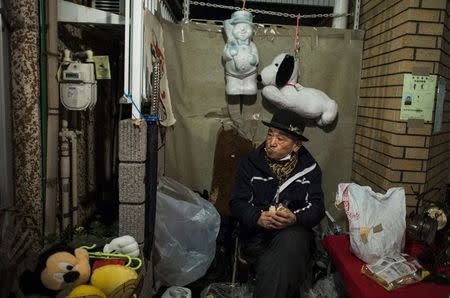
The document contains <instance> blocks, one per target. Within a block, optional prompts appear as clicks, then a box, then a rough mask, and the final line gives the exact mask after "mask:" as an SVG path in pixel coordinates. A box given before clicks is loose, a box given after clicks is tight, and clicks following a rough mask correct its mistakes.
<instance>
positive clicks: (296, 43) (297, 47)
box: [294, 14, 300, 59]
mask: <svg viewBox="0 0 450 298" xmlns="http://www.w3.org/2000/svg"><path fill="white" fill-rule="evenodd" d="M299 33H300V14H298V15H297V26H296V27H295V38H294V57H295V59H298V53H299V51H300V40H299V38H298V34H299Z"/></svg>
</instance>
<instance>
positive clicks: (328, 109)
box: [261, 53, 338, 126]
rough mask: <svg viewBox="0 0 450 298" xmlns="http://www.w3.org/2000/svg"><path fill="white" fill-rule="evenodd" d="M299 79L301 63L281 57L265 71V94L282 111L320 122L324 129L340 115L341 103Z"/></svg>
mask: <svg viewBox="0 0 450 298" xmlns="http://www.w3.org/2000/svg"><path fill="white" fill-rule="evenodd" d="M297 77H298V62H297V61H295V59H294V57H293V56H291V55H289V54H286V53H283V54H280V55H278V56H276V57H275V59H273V61H272V64H270V65H269V66H266V67H265V68H264V69H263V70H262V72H261V79H262V83H263V84H264V86H265V87H264V88H263V90H262V94H263V95H264V97H265V98H267V99H268V100H269V101H271V102H272V103H273V104H275V105H276V106H278V107H279V108H282V109H288V110H291V111H293V112H295V113H297V114H299V115H300V116H302V117H304V118H309V119H317V124H318V125H320V126H325V125H328V124H330V123H332V122H333V121H334V119H335V118H336V115H337V111H338V106H337V103H336V102H335V101H334V100H332V99H331V98H329V97H328V95H326V94H325V93H324V92H322V91H320V90H317V89H314V88H307V87H303V86H302V85H300V84H298V83H297Z"/></svg>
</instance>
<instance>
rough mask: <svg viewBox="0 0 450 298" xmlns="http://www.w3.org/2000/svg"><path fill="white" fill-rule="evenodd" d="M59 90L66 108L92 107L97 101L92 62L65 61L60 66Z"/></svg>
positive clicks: (84, 108)
mask: <svg viewBox="0 0 450 298" xmlns="http://www.w3.org/2000/svg"><path fill="white" fill-rule="evenodd" d="M59 92H60V96H61V102H62V104H63V106H64V107H65V108H66V109H68V110H77V111H79V110H86V109H87V108H89V109H92V108H93V107H94V106H95V103H96V102H97V81H96V79H95V65H94V63H82V62H80V61H75V62H65V64H64V65H63V66H62V72H61V77H60V83H59Z"/></svg>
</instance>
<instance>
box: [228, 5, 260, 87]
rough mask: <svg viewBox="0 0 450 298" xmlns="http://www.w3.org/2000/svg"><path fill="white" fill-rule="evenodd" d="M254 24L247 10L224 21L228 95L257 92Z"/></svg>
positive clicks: (256, 51)
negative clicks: (252, 39)
mask: <svg viewBox="0 0 450 298" xmlns="http://www.w3.org/2000/svg"><path fill="white" fill-rule="evenodd" d="M253 26H254V24H253V23H252V15H251V14H250V13H249V12H247V11H237V12H235V13H233V14H232V15H231V19H229V20H226V21H225V23H224V28H225V33H226V35H227V43H226V45H225V48H224V50H223V55H222V57H223V60H224V62H225V75H226V76H225V77H226V93H227V94H228V95H240V94H242V95H253V94H256V92H257V87H256V76H257V66H258V63H259V58H258V50H257V49H256V45H255V43H254V42H253V41H251V38H252V36H253Z"/></svg>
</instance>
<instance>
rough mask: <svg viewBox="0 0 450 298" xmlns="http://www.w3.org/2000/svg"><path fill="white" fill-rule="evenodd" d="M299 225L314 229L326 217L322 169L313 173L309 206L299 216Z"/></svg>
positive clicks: (308, 199) (309, 191) (309, 192)
mask: <svg viewBox="0 0 450 298" xmlns="http://www.w3.org/2000/svg"><path fill="white" fill-rule="evenodd" d="M296 215H297V223H299V224H301V225H303V226H304V227H306V228H313V227H314V226H316V225H317V224H319V223H320V221H321V220H322V218H323V217H324V216H325V205H324V199H323V191H322V172H321V170H320V168H317V169H315V170H314V171H313V172H312V173H311V183H310V185H309V188H308V198H307V206H306V208H304V209H303V210H300V211H299V212H298V213H297V214H296Z"/></svg>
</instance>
